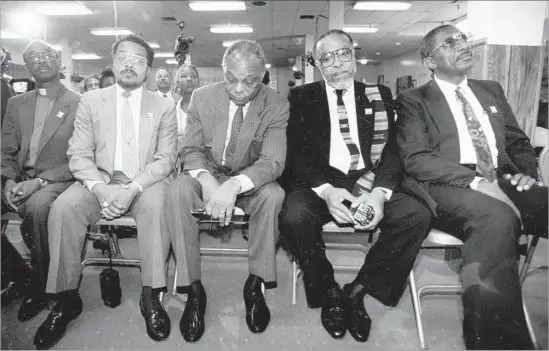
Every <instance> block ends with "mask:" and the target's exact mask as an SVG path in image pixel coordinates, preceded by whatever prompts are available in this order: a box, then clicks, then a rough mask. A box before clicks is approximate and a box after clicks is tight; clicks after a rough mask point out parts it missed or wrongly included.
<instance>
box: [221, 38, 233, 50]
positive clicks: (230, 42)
mask: <svg viewBox="0 0 549 351" xmlns="http://www.w3.org/2000/svg"><path fill="white" fill-rule="evenodd" d="M236 42H237V41H236V40H226V41H224V42H223V43H221V45H223V47H226V48H228V47H229V46H231V45H233V44H234V43H236Z"/></svg>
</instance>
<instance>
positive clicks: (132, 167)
mask: <svg viewBox="0 0 549 351" xmlns="http://www.w3.org/2000/svg"><path fill="white" fill-rule="evenodd" d="M130 95H131V93H130V92H127V91H125V92H123V93H122V96H123V97H124V103H123V105H122V123H121V125H122V128H121V132H122V165H123V166H124V174H125V175H126V176H127V177H128V178H133V177H135V175H136V174H137V173H139V157H138V151H137V141H136V140H135V127H134V125H133V114H132V109H131V107H130V103H129V101H128V97H130Z"/></svg>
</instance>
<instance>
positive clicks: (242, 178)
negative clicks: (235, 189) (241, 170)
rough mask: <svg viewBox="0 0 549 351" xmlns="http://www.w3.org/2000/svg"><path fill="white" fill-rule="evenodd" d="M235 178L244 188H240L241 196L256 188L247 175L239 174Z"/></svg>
mask: <svg viewBox="0 0 549 351" xmlns="http://www.w3.org/2000/svg"><path fill="white" fill-rule="evenodd" d="M233 178H235V179H237V180H238V181H239V182H240V184H241V185H242V187H241V188H240V192H239V194H242V193H245V192H247V191H250V190H252V189H253V188H255V186H254V182H252V180H251V179H250V177H248V176H247V175H245V174H239V175H237V176H234V177H233Z"/></svg>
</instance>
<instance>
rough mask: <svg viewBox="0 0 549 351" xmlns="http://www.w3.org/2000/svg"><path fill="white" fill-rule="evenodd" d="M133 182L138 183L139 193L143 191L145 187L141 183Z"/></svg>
mask: <svg viewBox="0 0 549 351" xmlns="http://www.w3.org/2000/svg"><path fill="white" fill-rule="evenodd" d="M131 184H135V185H137V187H138V188H139V193H142V192H143V187H142V186H141V184H139V183H138V182H131Z"/></svg>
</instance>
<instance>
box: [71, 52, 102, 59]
mask: <svg viewBox="0 0 549 351" xmlns="http://www.w3.org/2000/svg"><path fill="white" fill-rule="evenodd" d="M71 58H72V59H73V60H99V59H100V58H101V56H97V55H96V54H94V53H89V54H87V53H80V54H73V55H72V56H71Z"/></svg>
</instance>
